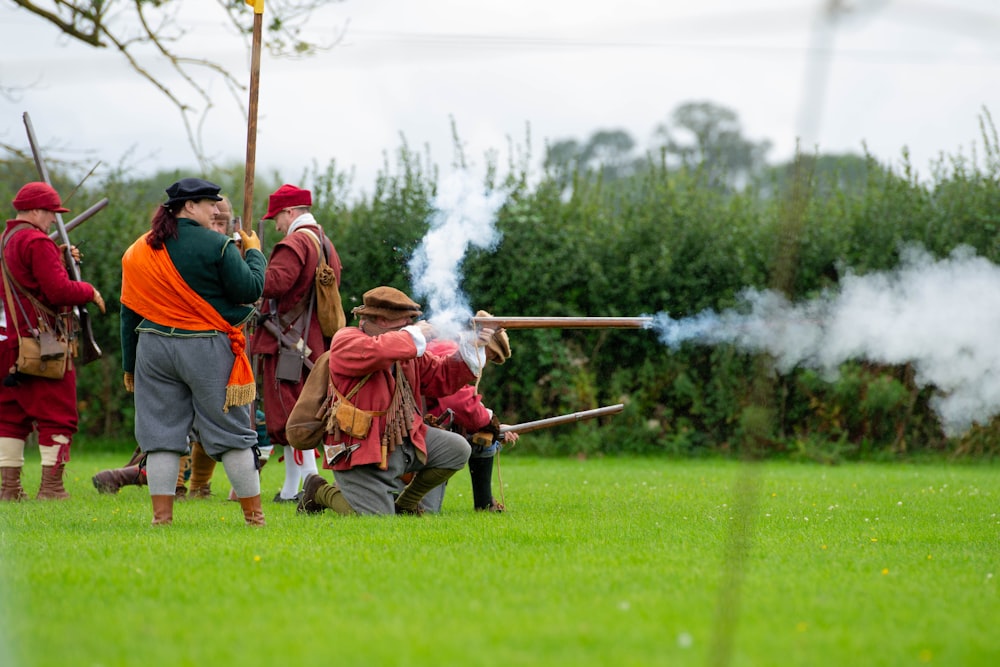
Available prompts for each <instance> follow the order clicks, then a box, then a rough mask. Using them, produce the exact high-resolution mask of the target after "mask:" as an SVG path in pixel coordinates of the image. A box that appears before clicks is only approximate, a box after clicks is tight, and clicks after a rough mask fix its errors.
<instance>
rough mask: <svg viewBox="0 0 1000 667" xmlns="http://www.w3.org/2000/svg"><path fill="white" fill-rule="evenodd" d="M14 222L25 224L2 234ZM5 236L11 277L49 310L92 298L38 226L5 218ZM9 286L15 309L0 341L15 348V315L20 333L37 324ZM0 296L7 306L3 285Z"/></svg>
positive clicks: (25, 303)
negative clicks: (25, 316)
mask: <svg viewBox="0 0 1000 667" xmlns="http://www.w3.org/2000/svg"><path fill="white" fill-rule="evenodd" d="M18 225H25V227H24V228H23V229H21V230H20V231H18V232H16V233H14V234H12V235H9V236H6V234H7V233H8V230H10V229H13V228H14V227H16V226H18ZM5 239H6V241H7V243H6V247H5V248H4V253H3V258H4V263H5V264H6V265H7V269H8V270H9V271H10V274H11V275H12V276H13V277H14V280H16V281H17V282H18V283H20V285H21V287H22V288H23V289H25V290H27V291H28V292H29V293H31V295H32V296H34V297H35V298H36V299H38V301H40V302H41V303H42V304H43V305H44V306H46V307H48V308H49V309H51V310H53V311H57V312H62V311H65V310H67V309H68V308H70V307H72V306H82V305H83V304H85V303H88V302H90V301H91V300H92V299H93V298H94V288H93V286H91V285H90V283H85V282H80V281H76V280H70V278H69V272H68V271H67V270H66V265H65V264H64V263H63V256H62V254H61V253H60V252H59V247H58V246H57V245H56V244H55V242H54V241H53V240H52V239H50V238H49V237H48V235H47V234H46V233H45V232H43V231H42V230H40V229H39V228H37V227H35V226H34V225H32V224H29V223H26V222H25V221H24V220H8V221H7V229H6V230H5ZM0 285H3V282H2V280H0ZM11 290H12V291H13V292H14V295H13V296H14V308H15V309H16V312H15V313H10V312H8V313H7V340H5V341H3V342H2V343H0V344H2V345H4V346H6V347H10V348H16V347H17V336H15V335H14V332H13V328H14V318H15V316H16V318H17V323H18V326H19V335H21V336H28V335H30V331H29V328H37V326H38V317H37V316H36V314H35V307H34V306H33V305H32V304H31V302H30V301H28V299H27V297H25V296H24V295H22V294H21V291H20V290H19V289H17V288H16V287H15V286H14V285H11ZM3 299H4V308H5V310H9V308H7V306H6V304H7V295H6V289H4V291H3ZM18 301H20V302H21V305H22V306H23V310H22V308H21V307H19V306H18ZM25 313H27V316H28V321H27V322H26V321H25V318H24V315H25ZM54 324H55V323H54V322H52V321H49V326H50V327H52V326H54ZM4 370H6V369H4Z"/></svg>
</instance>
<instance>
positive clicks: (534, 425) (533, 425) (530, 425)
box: [500, 403, 625, 435]
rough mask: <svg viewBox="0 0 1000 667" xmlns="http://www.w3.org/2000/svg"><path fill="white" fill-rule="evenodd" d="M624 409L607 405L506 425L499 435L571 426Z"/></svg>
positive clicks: (620, 404) (622, 406) (623, 405)
mask: <svg viewBox="0 0 1000 667" xmlns="http://www.w3.org/2000/svg"><path fill="white" fill-rule="evenodd" d="M624 409H625V404H624V403H617V404H616V405H608V406H605V407H603V408H594V409H593V410H583V411H581V412H573V413H570V414H568V415H559V416H558V417H548V418H546V419H537V420H535V421H531V422H522V423H520V424H508V425H506V426H501V427H500V433H501V435H502V434H504V433H510V432H511V431H513V432H514V433H528V432H530V431H537V430H539V429H543V428H551V427H553V426H559V425H560V424H572V423H573V422H578V421H583V420H584V419H593V418H594V417H603V416H605V415H614V414H618V413H619V412H621V411H622V410H624Z"/></svg>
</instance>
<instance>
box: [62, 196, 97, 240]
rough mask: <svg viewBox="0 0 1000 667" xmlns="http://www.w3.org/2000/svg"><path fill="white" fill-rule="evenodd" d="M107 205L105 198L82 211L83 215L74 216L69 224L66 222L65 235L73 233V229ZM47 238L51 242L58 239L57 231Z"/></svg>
mask: <svg viewBox="0 0 1000 667" xmlns="http://www.w3.org/2000/svg"><path fill="white" fill-rule="evenodd" d="M107 205H108V198H107V197H105V198H104V199H102V200H101V201H99V202H97V203H96V204H94V205H93V206H91V207H90V208H88V209H87V210H86V211H84V212H83V213H81V214H80V215H78V216H76V217H75V218H73V219H72V220H70V221H69V222H67V223H66V233H67V234H68V233H70V232H71V231H73V230H74V229H76V228H77V227H78V226H80V225H82V224H83V223H85V222H87V220H89V219H91V218H92V217H94V214H95V213H97V212H98V211H100V210H101V209H102V208H104V207H105V206H107ZM49 238H50V239H52V240H53V241H55V240H57V239H58V238H59V230H56V231H54V232H52V233H51V234H49Z"/></svg>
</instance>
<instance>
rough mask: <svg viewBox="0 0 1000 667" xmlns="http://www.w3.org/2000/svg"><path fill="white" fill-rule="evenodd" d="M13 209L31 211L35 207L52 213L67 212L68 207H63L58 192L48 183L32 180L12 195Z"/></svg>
mask: <svg viewBox="0 0 1000 667" xmlns="http://www.w3.org/2000/svg"><path fill="white" fill-rule="evenodd" d="M13 203H14V210H15V211H33V210H35V209H36V208H41V209H45V210H46V211H53V212H54V213H68V212H69V209H68V208H63V205H62V200H60V199H59V193H58V192H56V191H55V188H53V187H52V186H51V185H49V184H48V183H42V182H41V181H33V182H31V183H27V184H26V185H25V186H24V187H23V188H21V189H20V190H18V191H17V196H16V197H14V202H13Z"/></svg>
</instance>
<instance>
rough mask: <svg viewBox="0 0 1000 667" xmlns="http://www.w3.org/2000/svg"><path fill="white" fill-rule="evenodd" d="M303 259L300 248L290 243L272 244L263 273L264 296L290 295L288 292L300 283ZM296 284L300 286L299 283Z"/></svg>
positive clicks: (272, 297)
mask: <svg viewBox="0 0 1000 667" xmlns="http://www.w3.org/2000/svg"><path fill="white" fill-rule="evenodd" d="M305 259H306V258H305V257H304V256H303V254H302V250H301V249H300V248H298V247H296V246H294V245H292V244H290V243H286V242H284V241H282V242H280V243H278V245H276V246H274V250H273V251H272V252H271V259H269V260H268V262H267V272H266V273H265V274H264V294H263V296H264V298H265V299H281V298H282V297H285V296H292V295H290V294H289V292H291V291H292V288H294V287H296V286H297V284H298V283H301V281H300V277H301V276H302V272H303V269H304V267H305ZM298 286H299V287H301V284H299V285H298ZM281 300H282V301H284V299H281Z"/></svg>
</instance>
